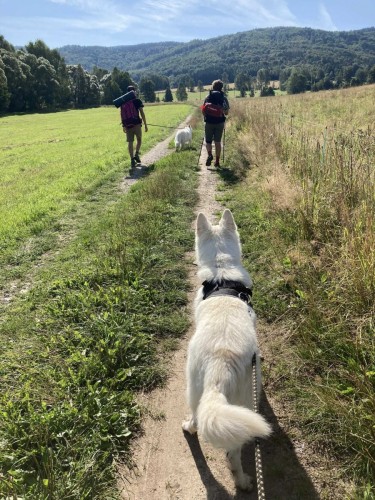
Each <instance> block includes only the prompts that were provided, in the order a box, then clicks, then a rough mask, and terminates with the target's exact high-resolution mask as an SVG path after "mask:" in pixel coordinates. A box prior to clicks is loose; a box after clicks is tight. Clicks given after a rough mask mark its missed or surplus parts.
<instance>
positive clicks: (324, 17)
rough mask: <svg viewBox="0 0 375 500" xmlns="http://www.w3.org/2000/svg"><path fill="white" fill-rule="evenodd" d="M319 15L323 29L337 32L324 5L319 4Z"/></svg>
mask: <svg viewBox="0 0 375 500" xmlns="http://www.w3.org/2000/svg"><path fill="white" fill-rule="evenodd" d="M319 14H320V19H321V24H322V28H323V29H325V30H328V31H337V27H336V25H335V23H334V22H333V21H332V18H331V15H330V13H329V12H328V10H327V8H326V6H325V5H324V4H323V3H320V4H319Z"/></svg>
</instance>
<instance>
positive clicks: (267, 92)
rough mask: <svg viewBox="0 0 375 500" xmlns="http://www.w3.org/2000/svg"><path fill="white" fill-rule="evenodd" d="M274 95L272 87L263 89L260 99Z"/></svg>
mask: <svg viewBox="0 0 375 500" xmlns="http://www.w3.org/2000/svg"><path fill="white" fill-rule="evenodd" d="M272 95H275V90H274V89H273V88H272V87H270V86H268V87H263V88H262V89H261V91H260V97H268V96H272Z"/></svg>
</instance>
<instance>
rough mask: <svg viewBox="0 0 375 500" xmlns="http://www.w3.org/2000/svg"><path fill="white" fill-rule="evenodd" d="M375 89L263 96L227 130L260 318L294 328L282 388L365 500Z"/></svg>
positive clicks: (370, 419) (371, 425)
mask: <svg viewBox="0 0 375 500" xmlns="http://www.w3.org/2000/svg"><path fill="white" fill-rule="evenodd" d="M374 92H375V88H374V86H371V87H366V88H363V89H347V90H343V91H338V92H327V93H324V94H322V93H319V95H313V94H306V95H303V96H297V97H296V96H284V97H280V98H277V99H276V98H267V99H259V100H256V101H254V100H253V101H252V103H251V106H248V107H246V106H242V109H241V110H240V111H239V112H238V114H236V111H235V109H232V111H233V115H234V116H233V119H232V124H231V126H230V127H228V134H229V137H230V140H231V141H233V150H235V154H234V155H233V156H230V165H231V167H232V168H233V170H234V171H235V172H237V174H238V178H239V179H242V183H240V184H239V185H238V186H237V187H236V188H235V190H234V199H233V200H232V201H230V199H231V197H232V192H229V193H227V195H226V196H227V202H228V203H229V204H230V206H232V208H233V209H234V211H235V216H236V220H238V221H239V226H240V229H241V236H242V239H243V242H244V245H243V248H244V253H245V256H246V257H247V258H248V259H249V267H250V269H251V271H252V272H253V273H254V277H255V283H256V286H255V290H256V295H255V303H256V304H257V310H258V312H259V313H260V314H261V315H262V316H263V317H265V318H267V319H268V320H269V321H272V322H274V321H277V322H278V324H280V325H281V324H284V328H285V325H286V326H287V328H288V331H289V333H288V335H287V336H286V347H285V348H286V350H288V355H289V356H291V357H290V359H288V367H287V366H286V365H285V367H284V368H285V370H281V372H283V374H284V375H283V378H282V379H281V380H282V382H283V385H282V386H281V387H279V389H282V388H283V387H284V390H285V388H286V387H285V385H286V384H287V387H288V388H287V393H288V394H289V395H292V401H293V400H294V401H296V405H295V412H296V414H297V415H298V418H299V420H300V421H301V423H302V424H303V425H304V428H305V430H306V431H307V434H306V436H309V438H310V440H311V442H314V443H315V444H316V445H317V446H323V447H324V448H325V449H328V450H329V451H330V453H331V454H332V455H334V456H336V458H337V459H338V460H339V462H340V463H341V467H342V471H345V472H346V473H347V474H348V475H349V477H350V478H351V479H352V480H354V481H355V482H356V484H357V487H358V492H357V494H358V495H359V496H358V498H360V497H362V495H365V493H366V495H367V496H366V498H374V494H375V492H374V490H373V486H372V485H373V484H374V482H375V391H374V389H375V376H374V371H375V345H374V319H375V316H374V312H375V310H374V304H375V239H374V234H375V231H374V229H375V219H374V217H375V202H374V192H375V176H374V169H373V165H374V160H375V147H374V145H375V142H374V129H373V123H372V121H371V119H370V117H369V114H368V109H369V106H371V102H372V100H373V97H374ZM235 138H236V139H235ZM237 139H238V140H237ZM290 353H292V354H291V355H290ZM281 363H282V362H281ZM306 374H307V375H308V376H306ZM279 382H280V380H279ZM279 386H280V383H279ZM327 436H329V439H327ZM343 473H344V472H343Z"/></svg>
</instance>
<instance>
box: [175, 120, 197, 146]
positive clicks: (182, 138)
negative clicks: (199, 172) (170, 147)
mask: <svg viewBox="0 0 375 500" xmlns="http://www.w3.org/2000/svg"><path fill="white" fill-rule="evenodd" d="M192 137H193V133H192V128H191V126H190V125H189V126H188V127H185V128H183V129H181V130H178V131H177V133H176V136H175V139H174V144H175V147H176V150H179V149H182V148H183V147H184V146H185V145H190V144H191V141H192Z"/></svg>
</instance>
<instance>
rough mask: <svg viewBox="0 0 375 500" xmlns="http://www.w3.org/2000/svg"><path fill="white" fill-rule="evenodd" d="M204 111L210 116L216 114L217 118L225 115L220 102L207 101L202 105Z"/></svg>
mask: <svg viewBox="0 0 375 500" xmlns="http://www.w3.org/2000/svg"><path fill="white" fill-rule="evenodd" d="M201 109H202V113H203V114H204V115H208V116H214V117H215V118H221V117H222V116H223V114H224V113H223V106H220V104H212V102H206V103H205V104H203V105H202V106H201Z"/></svg>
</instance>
